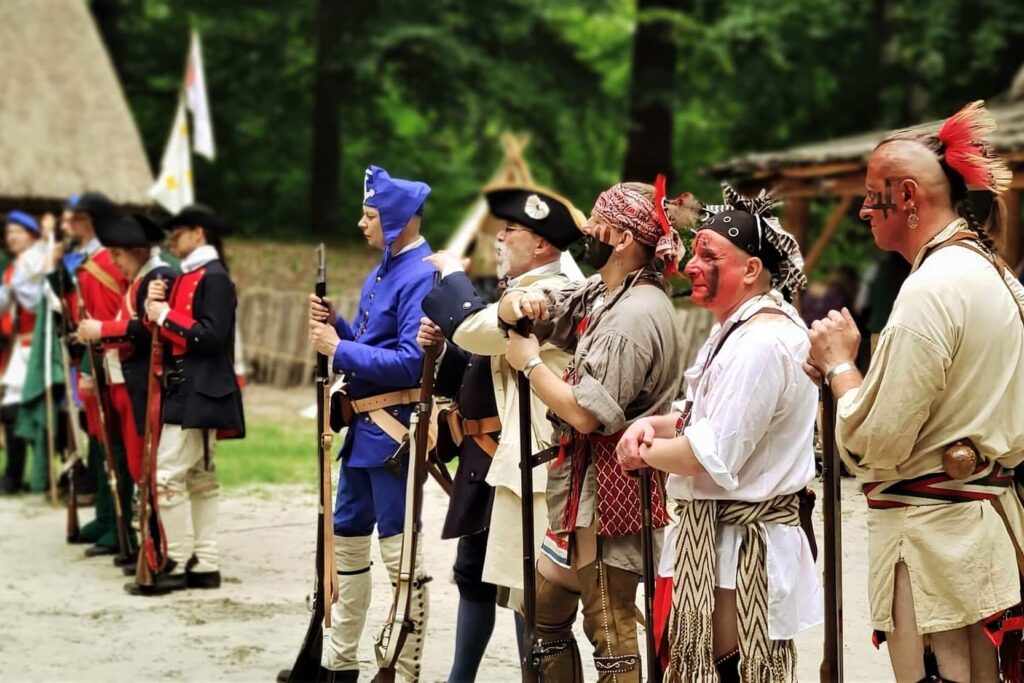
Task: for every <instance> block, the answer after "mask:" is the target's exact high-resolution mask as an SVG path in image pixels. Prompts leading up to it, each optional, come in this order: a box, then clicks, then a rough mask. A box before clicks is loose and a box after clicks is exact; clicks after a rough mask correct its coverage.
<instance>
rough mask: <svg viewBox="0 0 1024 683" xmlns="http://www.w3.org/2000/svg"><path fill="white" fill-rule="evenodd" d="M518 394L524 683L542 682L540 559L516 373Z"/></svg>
mask: <svg viewBox="0 0 1024 683" xmlns="http://www.w3.org/2000/svg"><path fill="white" fill-rule="evenodd" d="M532 332H533V323H532V322H531V321H530V320H528V319H526V318H523V319H521V320H520V321H519V322H518V323H516V333H518V334H520V335H522V336H524V337H529V336H530V334H531V333H532ZM517 375H518V376H517V385H518V391H519V396H518V400H519V498H520V501H521V502H522V526H523V651H522V652H521V653H520V662H519V663H520V666H521V668H522V672H523V683H537V682H538V681H540V680H541V670H540V669H541V656H540V655H541V645H540V643H539V642H538V641H537V575H536V573H535V572H536V571H537V570H536V566H537V558H536V557H535V556H534V554H535V553H534V546H535V540H534V539H535V535H534V525H533V522H534V520H533V462H534V460H533V415H532V413H531V412H530V408H531V403H532V401H531V400H530V397H531V396H532V395H533V394H532V393H531V391H530V379H529V378H528V377H527V376H526V374H525V373H522V372H520V373H517Z"/></svg>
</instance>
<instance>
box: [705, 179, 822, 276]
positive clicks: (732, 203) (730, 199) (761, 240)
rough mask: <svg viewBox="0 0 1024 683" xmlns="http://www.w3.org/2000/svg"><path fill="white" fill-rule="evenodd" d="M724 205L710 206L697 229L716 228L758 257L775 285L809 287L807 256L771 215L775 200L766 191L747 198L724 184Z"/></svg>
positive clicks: (707, 207) (718, 231) (722, 234)
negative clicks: (804, 255) (803, 254)
mask: <svg viewBox="0 0 1024 683" xmlns="http://www.w3.org/2000/svg"><path fill="white" fill-rule="evenodd" d="M722 199H723V201H724V203H723V204H717V205H710V204H709V205H707V206H705V207H704V209H703V212H702V213H703V216H704V222H703V224H702V225H701V226H700V227H699V228H698V230H713V231H715V232H717V233H718V234H719V235H721V236H722V237H725V238H726V239H727V240H729V241H730V242H732V243H733V244H735V245H736V246H737V247H739V248H740V249H742V250H743V251H745V252H747V253H748V254H750V255H751V256H757V257H758V258H760V259H761V260H762V261H763V262H764V265H765V267H766V268H768V270H769V271H770V272H771V274H772V288H773V289H778V290H780V291H789V292H791V293H795V292H799V291H800V290H801V289H803V288H804V287H806V286H807V277H806V276H805V275H804V257H803V256H802V255H801V254H800V245H799V243H797V241H796V238H795V237H793V235H791V234H790V233H788V232H786V231H785V230H784V229H783V228H782V225H781V224H780V223H779V219H778V218H776V217H775V216H774V215H773V214H772V207H773V206H774V205H775V200H774V199H772V197H771V195H769V194H768V193H767V192H765V191H764V190H761V193H760V194H758V195H757V196H756V197H754V198H749V197H744V196H743V195H741V194H740V193H739V192H737V191H736V190H734V189H733V188H732V187H731V186H729V185H728V184H726V183H722Z"/></svg>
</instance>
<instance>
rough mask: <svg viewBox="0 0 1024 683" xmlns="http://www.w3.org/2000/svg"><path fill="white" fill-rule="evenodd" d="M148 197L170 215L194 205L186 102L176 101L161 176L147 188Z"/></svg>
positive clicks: (180, 99)
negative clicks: (176, 106) (175, 110)
mask: <svg viewBox="0 0 1024 683" xmlns="http://www.w3.org/2000/svg"><path fill="white" fill-rule="evenodd" d="M149 196H150V197H152V198H153V199H155V200H156V201H157V202H159V203H160V205H161V206H163V207H164V208H165V209H167V210H168V211H170V212H171V213H177V212H178V211H180V210H181V209H182V208H184V207H185V206H188V205H189V204H192V203H193V202H194V192H193V189H192V157H191V152H190V151H189V142H188V119H187V118H186V117H185V99H184V98H183V97H179V98H178V110H177V112H176V113H175V114H174V124H173V125H172V126H171V135H170V137H169V138H168V140H167V147H165V148H164V156H163V158H162V159H161V160H160V177H159V178H157V181H156V183H154V185H153V187H151V188H150V189H149Z"/></svg>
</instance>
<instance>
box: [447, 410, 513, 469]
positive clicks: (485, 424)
mask: <svg viewBox="0 0 1024 683" xmlns="http://www.w3.org/2000/svg"><path fill="white" fill-rule="evenodd" d="M447 420H448V430H449V432H450V433H451V436H452V441H454V442H455V445H456V446H461V445H462V442H463V440H464V439H465V438H466V437H467V436H468V437H469V438H471V439H473V441H475V442H476V445H477V446H479V447H480V450H482V451H483V452H484V453H486V454H487V455H488V456H490V457H492V458H493V457H494V454H495V453H497V451H498V442H497V441H495V440H494V437H492V436H491V434H500V433H501V418H500V417H498V416H497V415H494V416H491V417H484V418H480V419H479V420H474V419H471V418H466V417H462V413H461V412H460V410H459V407H458V406H455V407H454V408H452V409H451V410H449V411H447Z"/></svg>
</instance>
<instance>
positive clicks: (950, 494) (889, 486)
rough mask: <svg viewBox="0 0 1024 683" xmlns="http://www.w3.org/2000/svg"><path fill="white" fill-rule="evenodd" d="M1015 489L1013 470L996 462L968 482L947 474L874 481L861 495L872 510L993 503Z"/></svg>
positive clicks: (981, 466) (983, 465) (984, 464)
mask: <svg viewBox="0 0 1024 683" xmlns="http://www.w3.org/2000/svg"><path fill="white" fill-rule="evenodd" d="M1012 485H1013V470H1009V469H1006V468H1005V467H1003V466H1002V465H999V464H997V463H996V462H995V461H994V460H989V461H988V462H981V463H979V464H978V466H977V467H975V468H974V472H973V473H972V474H971V475H970V476H968V477H967V478H966V479H953V478H952V477H950V476H949V475H948V474H946V473H945V472H937V473H935V474H925V475H922V476H920V477H914V478H913V479H896V480H893V481H874V482H871V483H868V484H864V486H863V487H861V492H862V493H863V494H864V497H865V498H867V501H868V507H869V508H871V509H872V510H886V509H889V508H901V507H908V506H911V505H945V504H946V503H967V502H970V501H972V500H990V499H992V498H995V497H997V496H998V495H999V494H1001V493H1002V492H1003V491H1004V490H1006V489H1007V488H1009V487H1010V486H1012Z"/></svg>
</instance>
